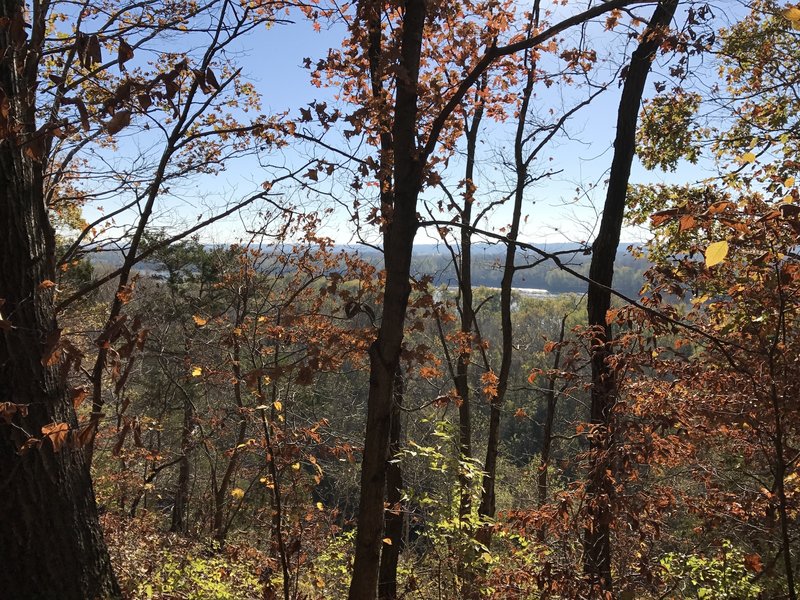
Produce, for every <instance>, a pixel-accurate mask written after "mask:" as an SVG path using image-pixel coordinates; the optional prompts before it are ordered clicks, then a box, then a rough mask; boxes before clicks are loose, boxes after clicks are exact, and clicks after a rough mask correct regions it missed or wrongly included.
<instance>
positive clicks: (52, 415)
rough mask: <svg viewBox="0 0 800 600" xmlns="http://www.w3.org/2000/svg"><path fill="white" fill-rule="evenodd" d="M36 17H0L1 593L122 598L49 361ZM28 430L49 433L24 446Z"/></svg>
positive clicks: (14, 10)
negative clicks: (19, 29)
mask: <svg viewBox="0 0 800 600" xmlns="http://www.w3.org/2000/svg"><path fill="white" fill-rule="evenodd" d="M22 11H23V3H22V2H21V1H19V0H0V20H4V19H8V20H9V21H12V22H14V21H15V20H17V19H21V18H22V17H21V15H22ZM31 25H32V26H31V30H30V39H29V40H28V41H25V40H21V39H20V36H19V35H15V34H14V32H13V30H14V28H13V27H2V28H0V57H2V58H1V59H0V103H2V104H3V111H2V113H3V114H2V117H0V304H1V306H0V314H2V321H0V409H2V410H0V412H2V413H3V414H4V418H0V514H2V518H0V540H2V542H1V543H0V563H1V564H2V565H3V568H2V569H0V590H2V592H1V594H2V596H3V597H5V598H31V599H35V598H60V599H75V600H85V599H94V598H109V597H117V596H119V589H118V587H117V584H116V581H115V580H114V576H113V574H112V571H111V564H110V561H109V557H108V553H107V551H106V547H105V544H104V542H103V536H102V531H101V528H100V525H99V522H98V517H97V507H96V505H95V498H94V492H93V490H92V483H91V479H90V477H89V469H88V467H87V464H86V461H85V457H84V453H83V450H82V449H80V448H78V447H76V444H74V443H72V442H73V441H74V439H75V437H76V436H75V433H76V430H77V425H78V423H77V418H76V416H75V411H74V409H73V407H72V403H71V401H70V399H69V394H68V393H67V389H66V384H65V382H64V377H63V376H62V373H61V372H60V369H59V367H60V365H59V364H58V363H57V361H55V360H53V361H50V360H48V357H50V356H52V354H53V348H54V347H55V344H56V342H57V340H58V338H59V333H60V331H59V329H58V326H57V324H56V319H55V311H54V302H53V301H54V298H53V287H51V286H49V284H45V285H42V282H46V281H53V280H55V278H56V277H55V257H54V251H55V233H54V231H53V228H52V226H51V225H50V222H49V218H48V213H47V207H46V205H45V199H44V184H43V172H44V162H43V161H44V158H43V157H44V155H45V152H44V150H43V148H44V147H45V143H46V140H45V139H42V137H41V136H43V135H44V134H43V133H42V132H41V131H39V132H37V127H36V123H35V105H36V92H35V89H36V88H35V83H36V81H37V73H38V66H39V60H40V56H39V55H38V53H37V47H40V45H39V44H38V41H39V40H41V38H42V36H43V35H44V31H45V23H44V15H43V14H41V12H40V11H36V10H35V11H34V12H33V22H32V24H31ZM6 108H7V112H6V110H5V109H6ZM51 362H52V364H50V363H51ZM3 403H8V404H3ZM53 423H59V424H60V423H64V424H66V425H67V426H68V427H69V428H70V432H69V435H68V436H67V437H68V439H67V441H66V443H64V444H63V445H62V444H60V443H59V441H60V440H56V438H52V439H42V438H43V437H44V436H43V432H42V428H43V427H44V428H47V426H48V425H50V424H53ZM46 431H47V429H46ZM31 438H37V439H42V442H41V443H40V444H36V445H30V446H29V447H27V448H23V446H25V444H26V442H28V441H29V440H30V439H31ZM53 440H56V443H55V444H54V443H53ZM57 447H58V451H56V449H57Z"/></svg>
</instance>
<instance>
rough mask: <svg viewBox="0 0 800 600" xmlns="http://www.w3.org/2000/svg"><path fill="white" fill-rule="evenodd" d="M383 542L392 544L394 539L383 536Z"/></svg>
mask: <svg viewBox="0 0 800 600" xmlns="http://www.w3.org/2000/svg"><path fill="white" fill-rule="evenodd" d="M383 543H384V544H386V545H387V546H391V545H392V539H391V538H383Z"/></svg>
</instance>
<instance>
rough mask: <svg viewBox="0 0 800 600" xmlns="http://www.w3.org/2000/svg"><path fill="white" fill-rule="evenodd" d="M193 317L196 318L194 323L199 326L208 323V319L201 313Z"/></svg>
mask: <svg viewBox="0 0 800 600" xmlns="http://www.w3.org/2000/svg"><path fill="white" fill-rule="evenodd" d="M192 319H194V324H195V325H197V326H198V327H202V326H203V325H205V324H206V323H208V319H204V318H203V317H201V316H200V315H195V316H193V317H192Z"/></svg>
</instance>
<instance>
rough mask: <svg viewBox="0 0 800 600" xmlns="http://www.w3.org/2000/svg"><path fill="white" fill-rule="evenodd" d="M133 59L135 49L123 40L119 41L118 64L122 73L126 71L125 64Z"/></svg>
mask: <svg viewBox="0 0 800 600" xmlns="http://www.w3.org/2000/svg"><path fill="white" fill-rule="evenodd" d="M132 58H133V48H131V47H130V45H129V44H128V42H126V41H125V40H123V39H120V41H119V51H118V53H117V64H118V65H119V69H120V71H124V70H125V63H126V62H128V61H129V60H130V59H132Z"/></svg>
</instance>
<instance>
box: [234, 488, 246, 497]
mask: <svg viewBox="0 0 800 600" xmlns="http://www.w3.org/2000/svg"><path fill="white" fill-rule="evenodd" d="M231 496H233V497H234V498H236V499H237V500H241V499H242V498H244V490H243V489H242V488H233V489H232V490H231Z"/></svg>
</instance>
